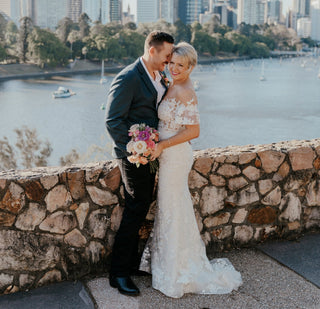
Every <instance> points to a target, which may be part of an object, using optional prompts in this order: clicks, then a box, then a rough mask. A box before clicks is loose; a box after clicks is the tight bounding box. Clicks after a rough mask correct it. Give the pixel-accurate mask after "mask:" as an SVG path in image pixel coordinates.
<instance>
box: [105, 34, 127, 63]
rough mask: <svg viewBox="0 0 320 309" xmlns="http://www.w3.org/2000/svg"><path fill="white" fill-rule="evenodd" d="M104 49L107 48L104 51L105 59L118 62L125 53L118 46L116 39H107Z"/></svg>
mask: <svg viewBox="0 0 320 309" xmlns="http://www.w3.org/2000/svg"><path fill="white" fill-rule="evenodd" d="M106 47H107V49H106V53H107V58H109V59H114V60H118V59H121V58H122V57H123V56H124V55H125V52H124V50H123V48H122V46H121V45H120V43H119V39H118V38H115V37H110V38H108V39H107V45H106Z"/></svg>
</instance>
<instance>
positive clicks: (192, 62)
mask: <svg viewBox="0 0 320 309" xmlns="http://www.w3.org/2000/svg"><path fill="white" fill-rule="evenodd" d="M172 54H176V55H178V56H180V57H182V58H184V59H185V60H187V62H188V64H189V67H194V66H196V64H197V59H198V54H197V52H196V50H195V49H194V47H193V46H192V45H190V44H189V43H187V42H180V43H179V44H178V45H175V46H174V47H173V49H172Z"/></svg>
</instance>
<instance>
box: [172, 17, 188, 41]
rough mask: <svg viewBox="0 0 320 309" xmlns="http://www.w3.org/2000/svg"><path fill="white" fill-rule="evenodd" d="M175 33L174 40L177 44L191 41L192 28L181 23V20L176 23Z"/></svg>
mask: <svg viewBox="0 0 320 309" xmlns="http://www.w3.org/2000/svg"><path fill="white" fill-rule="evenodd" d="M174 27H175V32H174V40H175V43H179V42H188V43H190V41H191V27H190V25H186V24H185V23H183V22H182V21H181V19H178V20H177V21H176V22H175V23H174Z"/></svg>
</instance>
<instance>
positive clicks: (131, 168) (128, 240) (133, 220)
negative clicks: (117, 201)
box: [110, 158, 155, 277]
mask: <svg viewBox="0 0 320 309" xmlns="http://www.w3.org/2000/svg"><path fill="white" fill-rule="evenodd" d="M117 163H118V165H119V169H120V172H121V176H122V181H123V183H124V195H125V207H124V211H123V216H122V221H121V223H120V227H119V229H118V231H117V234H116V236H115V241H114V244H113V248H112V257H111V267H110V275H112V276H119V277H121V276H129V275H130V272H131V271H132V270H133V269H137V268H138V266H139V264H140V256H139V255H138V244H139V230H140V228H141V225H142V223H143V221H144V219H145V217H146V215H147V213H148V211H149V207H150V204H151V202H152V193H153V188H154V183H155V174H151V173H150V166H149V164H146V165H140V166H139V167H136V165H135V164H132V163H130V162H129V161H128V160H127V158H123V159H117Z"/></svg>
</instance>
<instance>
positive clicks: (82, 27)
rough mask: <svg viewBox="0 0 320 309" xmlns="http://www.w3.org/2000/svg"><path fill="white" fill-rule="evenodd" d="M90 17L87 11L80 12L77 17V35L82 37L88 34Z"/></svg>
mask: <svg viewBox="0 0 320 309" xmlns="http://www.w3.org/2000/svg"><path fill="white" fill-rule="evenodd" d="M90 22H91V19H90V18H89V16H88V15H87V13H82V14H81V15H80V17H79V37H80V39H83V38H84V37H86V36H88V35H89V34H90V25H89V23H90Z"/></svg>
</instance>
